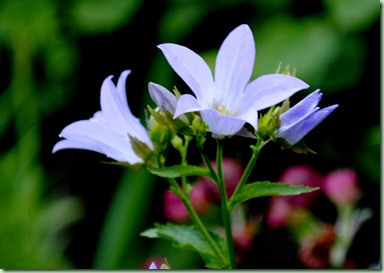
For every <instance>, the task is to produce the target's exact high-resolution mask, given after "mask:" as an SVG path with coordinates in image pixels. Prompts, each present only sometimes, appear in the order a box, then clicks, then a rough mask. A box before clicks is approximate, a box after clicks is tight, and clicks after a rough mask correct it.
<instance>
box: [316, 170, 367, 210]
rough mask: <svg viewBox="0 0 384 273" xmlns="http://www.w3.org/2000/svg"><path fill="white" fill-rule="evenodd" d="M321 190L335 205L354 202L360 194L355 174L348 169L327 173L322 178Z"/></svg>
mask: <svg viewBox="0 0 384 273" xmlns="http://www.w3.org/2000/svg"><path fill="white" fill-rule="evenodd" d="M322 190H323V191H324V193H325V194H326V195H327V197H328V198H329V199H330V200H331V201H332V202H333V203H334V204H336V205H348V204H354V203H356V202H357V200H358V199H359V196H360V189H359V186H358V180H357V175H356V173H355V171H353V170H350V169H340V170H336V171H333V172H331V173H329V174H328V175H327V176H326V177H325V178H324V181H323V184H322Z"/></svg>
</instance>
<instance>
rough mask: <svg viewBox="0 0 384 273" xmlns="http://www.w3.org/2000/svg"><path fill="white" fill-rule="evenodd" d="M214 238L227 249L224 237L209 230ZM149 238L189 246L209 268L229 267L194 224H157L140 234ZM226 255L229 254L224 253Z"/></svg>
mask: <svg viewBox="0 0 384 273" xmlns="http://www.w3.org/2000/svg"><path fill="white" fill-rule="evenodd" d="M209 233H210V235H211V236H212V239H213V240H214V241H215V242H216V244H217V245H218V246H219V248H220V249H221V250H223V251H226V246H225V241H224V238H223V237H221V236H220V235H218V234H217V233H215V232H213V231H209ZM140 235H141V236H144V237H148V238H162V239H166V240H170V241H172V243H173V246H175V247H187V248H190V249H192V250H194V251H196V252H198V253H199V254H200V256H201V258H202V259H203V260H204V262H205V266H206V267H207V268H215V269H218V268H227V267H228V262H227V261H226V262H220V259H218V258H217V257H216V255H215V253H214V252H213V250H212V249H211V247H210V246H209V245H208V243H207V242H206V241H205V240H204V237H203V235H202V234H201V233H200V231H198V230H197V229H195V228H194V227H193V226H186V225H183V226H179V225H174V224H167V225H162V224H155V227H154V228H150V229H148V230H146V231H144V232H142V233H141V234H140ZM223 256H224V257H226V256H227V255H223Z"/></svg>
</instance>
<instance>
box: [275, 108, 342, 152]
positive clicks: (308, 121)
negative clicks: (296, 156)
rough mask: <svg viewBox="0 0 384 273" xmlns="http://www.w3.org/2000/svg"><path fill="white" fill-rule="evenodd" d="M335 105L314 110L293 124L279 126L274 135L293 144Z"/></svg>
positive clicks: (320, 120)
mask: <svg viewBox="0 0 384 273" xmlns="http://www.w3.org/2000/svg"><path fill="white" fill-rule="evenodd" d="M337 107H338V105H337V104H335V105H332V106H329V107H326V108H324V109H321V110H315V111H313V112H311V113H310V114H308V115H307V116H305V117H303V118H302V119H300V120H298V121H297V122H295V123H293V124H287V125H285V126H284V125H283V126H281V127H280V128H279V129H278V130H277V132H276V133H275V135H276V136H277V137H280V138H284V139H285V140H286V141H287V142H288V143H289V144H291V145H293V144H295V143H297V142H298V141H299V140H300V139H302V138H303V137H304V136H305V135H306V134H308V133H309V132H310V131H311V130H312V129H313V128H315V127H316V126H317V125H318V124H319V123H320V122H322V121H323V120H324V119H325V118H326V117H327V116H328V115H329V114H330V113H332V111H333V110H335V109H336V108H337Z"/></svg>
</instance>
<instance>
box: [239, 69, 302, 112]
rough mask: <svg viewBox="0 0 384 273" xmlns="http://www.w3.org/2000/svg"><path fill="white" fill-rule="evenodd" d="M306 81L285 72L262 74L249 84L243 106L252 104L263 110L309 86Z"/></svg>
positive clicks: (247, 106)
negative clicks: (284, 73)
mask: <svg viewBox="0 0 384 273" xmlns="http://www.w3.org/2000/svg"><path fill="white" fill-rule="evenodd" d="M308 87H309V85H308V84H306V83H305V82H304V81H302V80H300V79H298V78H296V77H292V76H288V75H283V74H268V75H264V76H261V77H259V78H257V79H256V80H254V81H253V82H251V83H250V84H248V86H247V88H246V90H245V96H244V97H243V108H244V109H247V108H249V107H250V106H251V105H252V106H253V107H254V108H255V109H257V110H262V109H265V108H267V107H270V106H272V105H275V104H277V103H279V102H282V101H283V100H285V99H287V98H289V97H290V96H292V95H293V94H294V93H296V92H298V91H300V90H303V89H306V88H308Z"/></svg>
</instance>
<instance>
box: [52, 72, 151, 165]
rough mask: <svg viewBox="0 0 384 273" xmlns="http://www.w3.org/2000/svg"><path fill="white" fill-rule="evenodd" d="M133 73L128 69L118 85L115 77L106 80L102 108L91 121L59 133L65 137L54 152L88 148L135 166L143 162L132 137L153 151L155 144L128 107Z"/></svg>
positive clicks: (55, 147) (80, 123) (73, 124)
mask: <svg viewBox="0 0 384 273" xmlns="http://www.w3.org/2000/svg"><path fill="white" fill-rule="evenodd" d="M130 72H131V71H130V70H126V71H124V72H123V73H121V75H120V77H119V80H118V83H117V85H116V86H115V84H114V83H113V82H112V76H109V77H108V78H106V79H105V80H104V82H103V84H102V86H101V94H100V104H101V111H98V112H96V113H95V114H94V116H93V117H92V118H91V119H89V120H80V121H76V122H74V123H71V124H69V125H68V126H66V127H65V128H64V129H63V131H62V132H61V133H60V135H59V136H60V137H62V138H65V139H64V140H61V141H59V142H58V143H57V144H56V145H55V146H54V147H53V153H54V152H56V151H58V150H61V149H85V150H91V151H95V152H99V153H102V154H105V155H106V156H107V157H109V158H112V159H114V160H116V161H120V162H128V163H129V164H132V165H133V164H136V163H142V162H143V159H142V158H140V157H139V156H138V155H136V154H135V152H134V150H133V148H132V145H131V141H130V137H129V136H131V137H134V138H136V139H137V140H139V141H141V142H142V143H144V144H146V145H147V146H148V147H149V148H150V149H152V150H153V144H152V142H151V140H150V138H149V134H148V132H147V130H146V129H145V128H144V127H143V126H142V125H141V123H140V120H139V119H138V118H136V117H135V116H133V115H132V112H131V110H130V109H129V106H128V101H127V95H126V91H125V81H126V79H127V76H128V75H129V74H130Z"/></svg>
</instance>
